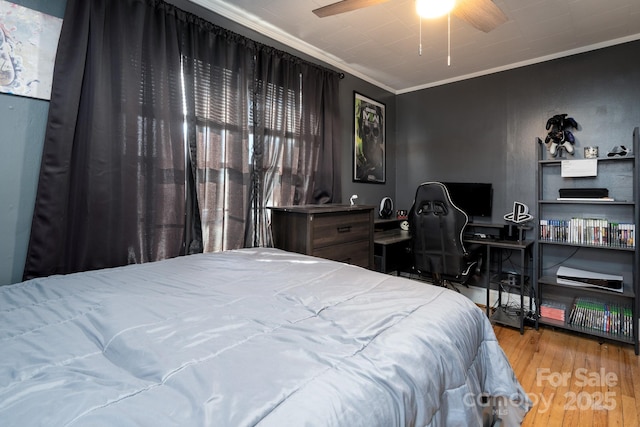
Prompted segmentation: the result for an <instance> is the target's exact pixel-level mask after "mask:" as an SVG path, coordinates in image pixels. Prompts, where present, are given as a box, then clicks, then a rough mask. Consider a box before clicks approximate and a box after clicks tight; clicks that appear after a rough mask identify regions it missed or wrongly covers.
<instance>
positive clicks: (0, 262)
mask: <svg viewBox="0 0 640 427" xmlns="http://www.w3.org/2000/svg"><path fill="white" fill-rule="evenodd" d="M11 1H12V3H17V4H20V5H23V6H25V7H28V8H30V9H34V10H38V11H40V12H44V13H46V14H49V15H53V16H57V17H62V16H63V15H64V9H65V5H66V0H11ZM48 112H49V102H48V101H43V100H39V99H33V98H26V97H20V96H13V95H6V94H1V93H0V129H2V137H1V138H0V200H1V202H0V285H2V284H7V283H12V282H16V281H19V280H20V279H21V277H22V270H23V268H24V260H25V256H26V253H27V244H28V240H29V232H30V230H31V215H32V214H33V206H34V203H35V193H36V187H37V183H38V173H39V170H40V158H41V155H42V142H43V138H44V130H45V124H46V120H47V114H48Z"/></svg>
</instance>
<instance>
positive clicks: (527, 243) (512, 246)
mask: <svg viewBox="0 0 640 427" xmlns="http://www.w3.org/2000/svg"><path fill="white" fill-rule="evenodd" d="M465 243H469V244H474V243H475V244H479V245H484V246H485V247H486V253H487V255H486V259H485V261H484V262H485V265H486V269H485V274H486V277H485V284H486V287H487V316H488V317H489V319H491V321H492V322H495V323H500V324H503V325H507V326H513V327H516V328H519V329H520V334H523V333H524V318H525V308H524V289H525V281H526V280H525V279H526V273H527V271H528V270H529V257H528V256H527V253H528V252H530V251H531V247H532V245H533V240H522V241H510V240H492V239H465ZM491 249H499V250H500V251H502V250H510V251H519V252H520V283H519V284H517V285H516V284H514V285H510V286H511V287H516V288H517V289H518V290H519V294H520V313H519V315H518V319H517V320H514V319H513V317H512V316H509V315H507V314H506V313H505V310H504V307H503V306H502V284H500V286H498V306H497V308H496V311H495V313H493V315H491V313H490V309H491V303H490V301H489V296H490V291H491ZM498 274H500V275H502V257H500V258H499V265H498ZM531 307H532V299H531V296H530V298H529V311H531Z"/></svg>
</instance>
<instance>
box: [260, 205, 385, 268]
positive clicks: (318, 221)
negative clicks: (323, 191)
mask: <svg viewBox="0 0 640 427" xmlns="http://www.w3.org/2000/svg"><path fill="white" fill-rule="evenodd" d="M270 209H271V230H272V232H273V241H274V246H275V247H276V248H279V249H284V250H286V251H291V252H298V253H302V254H306V255H313V256H317V257H320V258H326V259H331V260H334V261H341V262H346V263H349V264H354V265H358V266H361V267H365V268H369V269H373V228H374V227H373V206H347V205H304V206H284V207H274V208H270Z"/></svg>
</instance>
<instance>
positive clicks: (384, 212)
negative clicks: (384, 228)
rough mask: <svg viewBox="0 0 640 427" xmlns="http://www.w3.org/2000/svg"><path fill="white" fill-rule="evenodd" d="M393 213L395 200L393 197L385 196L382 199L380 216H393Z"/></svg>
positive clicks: (383, 217) (385, 217)
mask: <svg viewBox="0 0 640 427" xmlns="http://www.w3.org/2000/svg"><path fill="white" fill-rule="evenodd" d="M392 214H393V200H391V197H385V198H383V199H382V201H380V218H382V219H387V218H391V215H392Z"/></svg>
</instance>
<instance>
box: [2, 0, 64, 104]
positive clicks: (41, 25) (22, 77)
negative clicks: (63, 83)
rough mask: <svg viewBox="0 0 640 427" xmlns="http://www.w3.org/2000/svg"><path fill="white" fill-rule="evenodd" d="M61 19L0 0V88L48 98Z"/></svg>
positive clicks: (20, 93)
mask: <svg viewBox="0 0 640 427" xmlns="http://www.w3.org/2000/svg"><path fill="white" fill-rule="evenodd" d="M61 28H62V19H60V18H56V17H55V16H50V15H45V14H44V13H41V12H37V11H35V10H32V9H28V8H26V7H23V6H20V5H17V4H15V3H11V2H8V1H5V0H0V92H3V93H10V94H13V95H21V96H28V97H31V98H38V99H47V100H48V99H51V83H52V80H53V64H54V61H55V57H56V51H57V49H58V39H59V38H60V30H61Z"/></svg>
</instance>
